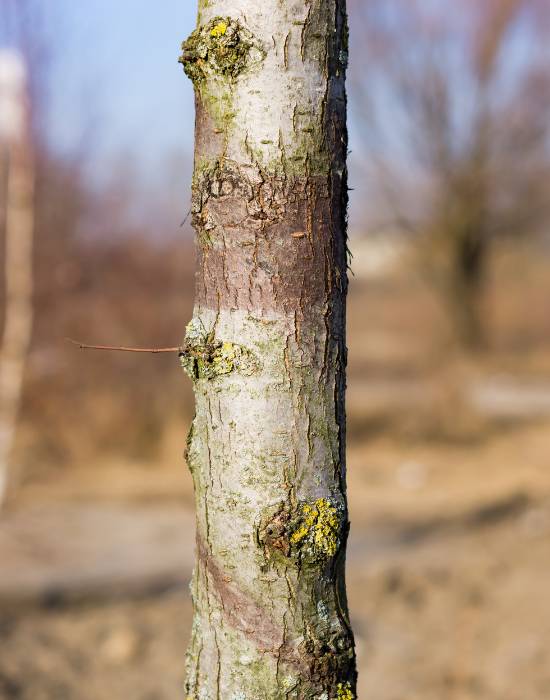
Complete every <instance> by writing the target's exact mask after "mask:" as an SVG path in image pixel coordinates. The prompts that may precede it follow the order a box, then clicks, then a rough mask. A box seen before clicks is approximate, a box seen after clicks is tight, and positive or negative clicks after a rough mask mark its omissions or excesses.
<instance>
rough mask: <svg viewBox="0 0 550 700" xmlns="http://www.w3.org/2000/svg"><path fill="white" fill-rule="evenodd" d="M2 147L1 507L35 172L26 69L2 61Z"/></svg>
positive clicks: (4, 57)
mask: <svg viewBox="0 0 550 700" xmlns="http://www.w3.org/2000/svg"><path fill="white" fill-rule="evenodd" d="M0 70H1V72H2V83H1V84H0V141H4V142H5V145H6V155H7V184H6V188H5V189H6V206H5V211H6V213H5V227H4V228H5V275H4V284H5V292H6V295H5V306H4V329H3V333H2V343H1V345H0V507H2V505H3V503H4V500H5V499H6V497H7V492H8V477H9V469H8V467H9V459H10V456H11V452H12V448H13V442H14V439H15V430H16V427H17V417H18V413H19V405H20V403H21V394H22V389H23V375H24V371H25V364H26V361H27V355H28V351H29V347H30V342H31V335H32V323H33V304H32V294H33V269H32V258H33V237H34V201H33V199H34V167H33V159H32V148H31V141H30V134H29V127H28V120H27V114H26V94H25V75H24V71H25V69H24V64H23V61H22V59H20V58H19V57H18V55H17V54H12V53H9V54H8V53H7V52H5V53H3V54H1V55H0Z"/></svg>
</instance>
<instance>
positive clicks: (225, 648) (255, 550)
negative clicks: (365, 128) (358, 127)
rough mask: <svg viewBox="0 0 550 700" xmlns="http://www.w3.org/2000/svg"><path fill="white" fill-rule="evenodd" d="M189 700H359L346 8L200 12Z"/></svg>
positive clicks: (195, 40)
mask: <svg viewBox="0 0 550 700" xmlns="http://www.w3.org/2000/svg"><path fill="white" fill-rule="evenodd" d="M180 60H181V62H182V63H183V65H184V69H185V72H186V73H187V75H188V76H189V77H190V78H191V79H192V80H193V83H194V86H195V94H196V134H195V137H196V150H195V173H194V180H193V204H192V211H193V222H194V227H195V229H196V232H197V242H198V272H197V284H196V303H195V309H194V315H193V319H192V321H191V322H190V323H189V325H188V327H187V332H186V340H185V347H186V348H187V351H186V353H185V354H184V355H183V354H182V357H181V360H182V364H183V366H184V368H185V369H186V371H187V372H188V374H189V375H190V376H191V378H192V379H193V382H194V388H195V396H196V416H195V419H194V421H193V426H192V429H191V432H190V435H189V438H188V449H187V459H188V463H189V467H190V469H191V472H192V474H193V479H194V484H195V493H196V507H197V535H196V536H197V545H196V554H197V560H196V567H195V572H194V578H193V583H192V596H193V603H194V613H195V617H194V623H193V629H192V638H191V643H190V647H189V651H188V656H187V683H186V690H187V696H188V698H193V699H196V700H198V699H200V700H206V699H210V700H214V699H215V698H223V700H245V699H246V700H260V699H262V700H263V699H264V698H265V699H267V698H269V699H272V698H285V699H288V698H296V699H298V698H311V699H312V698H319V700H320V699H321V698H323V699H324V700H330V699H332V698H339V699H343V700H351V699H352V698H354V697H355V682H356V672H355V655H354V642H353V635H352V632H351V629H350V623H349V618H348V609H347V601H346V592H345V583H344V568H345V547H346V539H347V533H348V514H347V503H346V475H345V453H344V446H345V408H344V391H345V364H346V347H345V298H346V291H347V275H346V269H347V251H346V207H347V177H346V175H347V173H346V154H347V133H346V95H345V69H346V62H347V24H346V10H345V0H263V2H261V3H260V2H257V0H200V2H199V20H198V28H197V29H196V30H195V31H194V32H193V34H192V35H191V36H190V37H189V39H187V41H185V42H184V44H183V54H182V57H181V59H180Z"/></svg>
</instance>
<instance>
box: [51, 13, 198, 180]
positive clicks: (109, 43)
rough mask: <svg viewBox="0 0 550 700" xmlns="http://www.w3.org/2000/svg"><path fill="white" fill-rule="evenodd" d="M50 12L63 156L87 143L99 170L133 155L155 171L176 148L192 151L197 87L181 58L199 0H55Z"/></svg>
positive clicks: (54, 116) (56, 138)
mask: <svg viewBox="0 0 550 700" xmlns="http://www.w3.org/2000/svg"><path fill="white" fill-rule="evenodd" d="M47 6H48V11H47V12H48V14H47V16H46V23H47V32H48V34H49V37H50V39H51V44H52V45H53V46H55V47H56V48H55V50H54V54H53V65H52V75H51V91H52V92H51V105H52V108H51V111H50V114H49V124H48V127H49V132H50V134H51V137H52V139H53V142H54V143H55V144H56V145H57V146H58V147H59V148H61V149H63V150H65V149H68V150H71V149H73V148H75V147H80V146H81V145H83V146H84V149H85V150H86V153H87V155H88V157H89V158H91V159H92V161H93V167H95V168H98V169H99V170H101V168H103V167H109V162H110V159H112V158H116V157H117V156H120V157H122V155H127V156H131V157H132V158H133V159H134V160H135V161H136V166H137V167H138V168H139V169H140V170H141V169H143V170H144V171H147V170H149V169H152V170H153V171H154V170H155V169H156V168H157V167H160V164H161V163H162V162H163V161H164V159H166V158H167V157H168V156H169V155H170V154H172V153H173V152H174V149H176V150H177V151H178V152H191V151H192V140H193V95H192V88H191V85H190V83H189V81H188V79H187V78H186V77H185V75H184V73H183V71H182V69H181V66H180V65H179V64H178V63H177V59H178V55H179V47H180V44H181V41H182V40H183V39H184V38H185V37H187V36H188V35H189V33H190V32H191V31H192V29H193V27H194V25H195V13H196V9H195V2H193V0H162V2H156V3H153V2H151V0H116V2H113V1H112V0H85V2H75V1H74V0H50V1H49V2H48V5H47ZM88 140H91V143H90V144H88V143H87V141H88ZM82 142H84V143H83V144H82ZM98 174H99V175H101V173H98Z"/></svg>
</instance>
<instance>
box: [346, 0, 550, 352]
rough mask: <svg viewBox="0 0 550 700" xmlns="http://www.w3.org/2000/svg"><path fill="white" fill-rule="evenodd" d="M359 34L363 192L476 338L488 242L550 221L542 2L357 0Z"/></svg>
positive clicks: (468, 336) (549, 94)
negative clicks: (412, 245)
mask: <svg viewBox="0 0 550 700" xmlns="http://www.w3.org/2000/svg"><path fill="white" fill-rule="evenodd" d="M354 9H355V10H356V12H357V21H358V22H360V23H362V26H363V30H364V33H365V34H366V40H365V42H364V44H363V52H364V53H363V56H364V61H363V63H362V65H361V66H357V67H356V71H355V82H354V88H355V90H356V92H357V96H358V104H360V109H359V112H358V115H357V116H358V118H359V119H360V120H362V123H363V124H364V125H365V128H364V129H362V134H363V136H364V143H365V145H366V152H367V154H368V155H367V156H366V158H365V160H366V162H367V166H366V172H367V177H368V179H369V182H370V184H371V191H372V192H373V194H374V193H376V194H377V197H378V202H383V204H384V207H385V211H386V215H385V217H384V218H385V219H386V221H387V222H390V225H392V226H394V227H396V228H400V229H402V230H406V231H408V232H412V233H414V234H416V235H418V236H419V242H420V251H421V260H422V264H423V269H424V271H425V272H426V273H427V274H428V276H429V279H430V281H431V282H432V283H433V284H434V285H435V287H436V288H437V290H438V291H439V292H440V293H441V295H442V298H443V299H444V301H445V303H446V305H447V309H448V311H449V313H450V314H451V317H452V319H453V322H454V326H455V328H456V331H457V337H458V340H459V341H460V342H461V344H462V345H463V346H465V347H468V348H479V347H480V346H482V345H483V344H484V329H483V323H482V318H481V312H480V302H481V298H482V289H483V282H484V279H485V277H486V274H487V266H488V259H489V252H490V248H491V245H492V241H494V239H495V238H497V237H499V236H519V235H526V234H529V233H533V232H534V231H536V230H540V228H541V226H542V224H544V223H546V222H547V221H548V218H549V213H550V212H549V206H548V181H549V176H550V157H549V151H548V146H549V139H548V136H549V122H548V118H547V115H548V110H549V108H550V71H549V60H548V52H547V48H546V45H545V42H546V39H545V36H544V32H543V31H541V28H543V27H545V26H547V24H546V22H547V20H548V18H547V17H546V16H545V15H546V14H547V12H548V5H547V3H542V2H539V1H538V0H490V1H488V2H483V3H479V2H469V1H468V2H464V3H459V4H457V6H456V7H453V11H452V12H449V8H448V7H447V6H446V5H445V4H444V3H433V2H430V1H429V0H414V1H412V2H411V1H409V0H390V1H387V0H373V1H372V2H368V3H359V2H357V3H356V6H355V8H354Z"/></svg>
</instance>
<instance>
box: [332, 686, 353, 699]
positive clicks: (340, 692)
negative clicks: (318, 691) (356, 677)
mask: <svg viewBox="0 0 550 700" xmlns="http://www.w3.org/2000/svg"><path fill="white" fill-rule="evenodd" d="M336 698H337V700H353V693H352V691H351V685H350V683H349V681H346V683H338V685H337V686H336Z"/></svg>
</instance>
